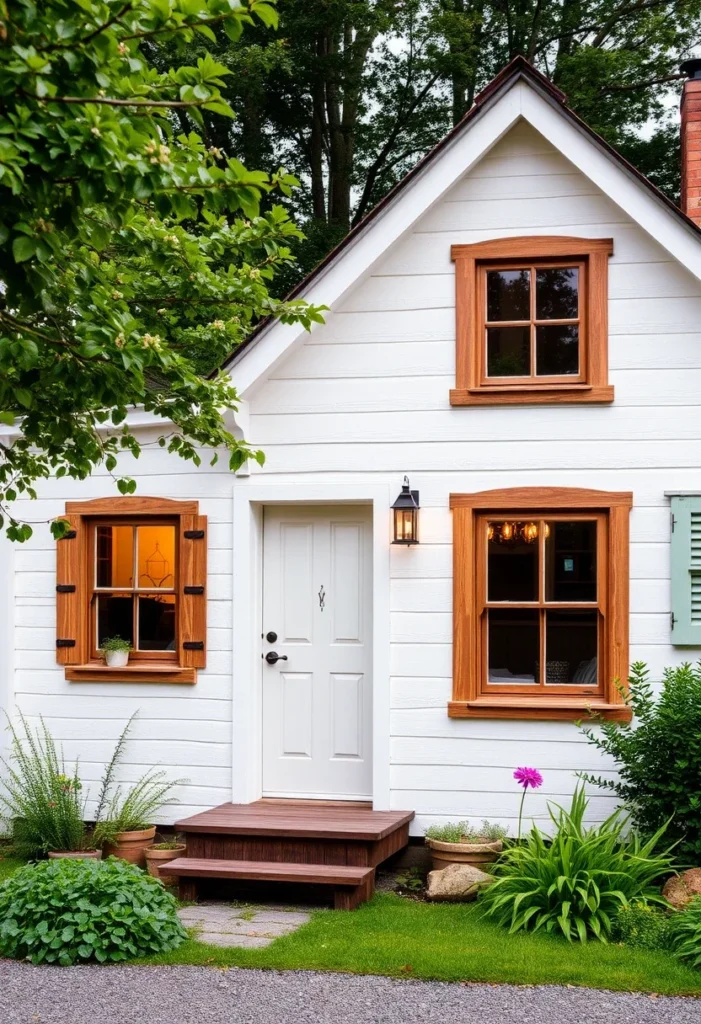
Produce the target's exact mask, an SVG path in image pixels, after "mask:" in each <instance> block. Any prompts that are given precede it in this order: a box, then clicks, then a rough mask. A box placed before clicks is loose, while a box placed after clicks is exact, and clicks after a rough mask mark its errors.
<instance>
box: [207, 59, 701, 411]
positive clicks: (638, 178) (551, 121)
mask: <svg viewBox="0 0 701 1024" xmlns="http://www.w3.org/2000/svg"><path fill="white" fill-rule="evenodd" d="M519 93H520V95H519ZM515 97H518V99H519V100H520V102H517V103H513V102H512V103H510V104H509V103H508V101H509V99H510V98H512V99H513V98H515ZM499 107H502V108H505V109H502V110H501V111H498V110H497V108H499ZM498 113H501V114H502V117H501V118H498V117H497V114H498ZM490 115H491V117H492V119H493V120H494V121H495V124H494V125H493V126H492V129H493V130H491V131H490V130H489V127H488V126H487V127H486V130H485V122H486V121H488V120H489V118H490ZM504 115H506V116H504ZM553 115H554V118H553ZM519 118H523V119H524V120H526V121H528V122H530V123H531V125H533V127H534V128H536V130H537V131H539V132H540V133H541V134H542V135H544V136H545V137H546V138H547V139H548V141H549V142H550V143H551V144H552V145H553V146H554V147H555V148H556V149H558V150H560V151H561V152H562V153H563V155H564V156H565V157H566V158H567V159H568V160H570V162H572V163H574V164H575V165H576V166H577V167H578V168H579V170H581V171H582V172H583V173H584V174H586V175H587V176H588V177H590V179H591V180H593V181H594V182H595V183H596V184H598V185H599V187H600V188H601V189H602V191H603V192H604V193H606V194H608V195H609V197H610V198H612V199H613V200H614V201H615V202H617V203H618V204H619V205H620V206H621V207H622V208H623V209H624V210H626V212H627V213H628V214H629V216H630V217H631V218H632V219H633V220H635V221H637V222H638V223H639V224H640V225H641V227H643V228H644V229H645V230H647V231H648V232H649V233H650V234H652V235H653V236H654V237H655V238H656V240H657V241H658V242H660V244H662V245H663V246H664V247H665V248H667V249H668V251H669V252H670V253H671V254H672V255H673V256H674V257H675V258H676V259H678V260H679V262H680V263H682V264H683V265H684V266H686V267H687V269H688V270H690V271H691V273H693V274H694V275H695V276H696V277H698V278H699V279H700V280H701V228H699V227H698V226H697V225H696V224H695V223H694V221H692V220H691V219H690V218H689V217H687V216H686V214H685V213H683V212H682V210H680V209H679V207H677V206H675V204H674V203H673V202H672V201H671V200H670V199H669V198H668V197H667V196H666V195H664V193H663V192H661V191H660V190H659V189H658V188H657V187H656V186H655V185H653V183H652V182H651V181H650V180H649V179H648V178H646V177H645V175H644V174H642V173H641V172H640V171H639V170H638V169H637V168H636V167H634V166H633V165H632V164H631V163H629V162H628V161H627V160H626V159H625V157H623V156H621V154H620V153H618V152H617V150H615V149H614V148H613V147H612V146H611V145H609V143H607V142H606V141H605V140H604V139H603V138H601V136H600V135H598V134H597V133H596V132H595V131H594V130H593V129H592V128H590V127H589V125H587V124H586V122H585V121H583V120H582V119H581V118H580V117H579V116H578V115H577V114H575V112H574V111H573V110H572V109H571V108H570V107H569V106H568V105H567V97H566V96H565V94H564V93H563V92H562V91H561V90H560V89H558V88H557V86H555V85H553V83H552V82H551V81H550V80H549V79H548V78H546V77H545V75H543V74H541V72H540V71H538V70H537V69H536V68H535V67H533V65H532V64H530V63H529V62H528V61H527V60H526V59H525V57H521V56H519V57H516V58H514V60H512V61H511V63H510V64H508V65H507V66H506V67H505V68H503V69H502V71H500V72H499V74H498V75H497V76H496V77H495V78H494V79H492V81H491V82H490V83H489V84H488V85H487V86H486V87H485V88H484V89H483V90H482V92H481V93H479V94H478V96H477V97H476V99H475V102H474V105H473V106H472V107H471V108H470V110H468V112H467V113H466V114H465V116H464V117H463V118H462V120H461V121H459V122H458V124H457V125H455V127H454V128H452V129H451V131H450V132H448V134H447V135H445V136H444V138H443V139H441V141H440V142H439V143H438V144H437V145H436V146H434V147H433V149H431V150H430V151H429V152H428V153H427V154H426V156H424V157H423V158H422V159H421V160H419V161H418V163H417V164H415V166H414V167H412V169H411V170H410V171H409V172H408V173H407V174H406V175H405V176H404V177H403V178H402V179H401V181H399V182H398V183H397V184H396V185H395V186H394V187H393V188H392V189H391V190H390V191H389V192H388V193H387V195H386V196H384V198H383V199H381V200H380V202H379V203H378V204H377V205H376V206H375V207H373V209H372V210H370V212H369V213H368V214H366V216H365V217H364V218H363V219H362V220H361V221H359V223H358V224H356V225H355V227H353V228H352V229H351V230H350V231H349V233H348V234H347V235H346V236H345V237H344V238H343V239H342V241H341V242H340V243H339V244H338V245H337V246H336V247H335V248H334V249H332V250H331V251H330V252H329V253H328V254H327V255H326V256H325V257H324V259H323V260H322V261H321V262H320V263H319V264H317V266H316V267H315V268H314V269H313V270H312V271H311V273H309V274H307V276H306V277H305V278H303V279H302V281H300V282H299V283H298V284H297V285H296V286H295V287H294V288H293V289H292V291H291V292H290V293H289V295H288V296H287V298H306V299H308V300H309V301H314V302H318V303H320V304H326V305H330V304H331V303H332V302H334V301H338V299H339V298H340V296H341V295H342V294H344V293H345V291H347V290H348V287H349V286H350V284H351V283H355V281H357V280H358V279H359V278H360V277H361V276H363V275H364V274H365V273H367V271H368V270H369V269H370V267H371V266H372V265H373V264H374V263H375V262H376V260H377V259H379V258H380V257H381V255H383V253H384V252H386V251H387V249H388V248H389V246H390V245H392V244H393V243H394V242H395V241H396V240H397V238H399V237H400V235H402V234H403V233H404V232H405V231H407V230H409V228H410V227H411V224H412V223H413V222H414V221H416V220H418V218H419V217H420V216H422V215H423V214H424V213H425V212H426V210H427V209H428V207H429V205H432V203H433V202H436V201H438V199H440V197H441V195H443V194H445V191H447V189H448V188H449V187H450V186H451V185H452V184H454V182H455V181H456V180H457V179H458V178H459V177H461V176H463V175H464V174H465V173H467V171H468V170H469V169H470V168H471V167H472V166H474V165H475V164H476V163H477V162H478V161H479V160H480V159H481V158H482V157H483V156H484V155H485V153H486V152H487V151H488V149H490V148H491V147H492V146H493V145H494V144H495V143H496V142H497V141H498V140H499V139H500V138H501V137H502V136H503V135H504V134H506V132H507V131H508V130H509V128H510V127H512V126H513V124H514V123H515V122H516V121H517V120H518V119H519ZM558 120H559V122H560V124H559V127H560V128H561V131H560V132H558V130H557V129H558ZM499 122H501V123H499ZM480 124H481V125H482V129H483V130H482V132H479V133H478V127H479V126H480ZM499 128H501V130H499ZM565 128H569V135H570V140H569V141H570V142H572V141H573V137H572V133H573V132H574V133H575V134H576V135H577V136H579V140H580V143H584V146H582V145H580V147H579V148H580V150H581V152H580V153H575V150H574V149H573V147H572V145H568V140H567V139H566V138H564V134H566V133H565V132H564V129H565ZM478 134H481V135H482V136H484V137H483V138H473V139H472V141H473V143H474V144H473V145H470V146H469V147H464V146H463V145H462V144H461V143H464V142H465V141H466V140H467V138H468V137H469V136H473V137H474V136H476V135H478ZM587 146H588V147H589V149H590V150H591V152H590V153H589V154H587V153H586V147H587ZM458 147H459V148H460V150H461V151H463V150H467V152H465V156H464V158H463V161H462V163H461V162H460V160H458V161H457V162H456V166H454V168H453V170H454V171H455V174H454V176H453V177H452V179H451V180H448V181H447V182H446V181H438V182H436V186H437V187H436V188H434V189H433V190H432V189H430V188H429V189H426V190H425V191H427V192H428V193H429V196H428V198H429V202H428V203H426V202H423V203H422V202H418V203H415V204H413V216H410V217H409V218H408V219H407V218H406V217H405V218H401V217H399V218H397V217H395V218H392V217H391V216H390V214H391V213H393V212H396V211H397V210H398V208H399V206H400V205H401V203H402V200H403V199H404V198H405V197H406V196H407V195H408V193H409V192H410V191H412V188H416V187H417V184H418V183H419V182H420V181H422V180H424V181H425V180H426V179H428V178H430V177H432V176H435V177H442V178H449V179H450V177H451V176H450V175H442V176H439V175H438V174H437V168H438V165H440V164H441V162H442V161H443V159H444V158H445V157H446V155H447V154H448V153H449V152H450V151H451V150H453V151H455V150H456V149H457V148H458ZM575 148H576V147H575ZM578 156H579V157H580V158H581V159H577V157H578ZM587 156H589V157H590V158H591V157H596V156H598V157H599V160H598V164H599V166H598V168H597V170H598V174H597V175H595V174H594V173H592V168H591V166H590V167H589V169H588V170H587V169H586V168H587V165H588V164H590V163H591V162H596V161H591V160H588V159H587ZM602 160H603V161H605V162H606V164H608V169H609V171H613V172H615V171H617V172H618V178H619V179H622V182H621V180H619V182H618V185H619V186H620V185H621V183H624V184H625V183H627V185H628V193H629V195H628V200H629V201H628V202H627V203H624V202H622V201H621V198H622V197H621V194H620V192H621V189H620V187H619V188H618V189H612V188H610V187H607V181H606V180H604V181H603V182H602V180H601V179H602V176H603V178H604V179H606V173H605V172H606V167H605V166H604V165H603V164H602ZM602 172H603V175H602ZM597 177H598V178H599V180H598V181H597ZM608 184H609V185H610V184H612V182H608ZM441 186H442V187H441ZM631 186H632V189H633V190H634V191H631ZM635 191H637V193H638V195H637V197H636V195H635ZM432 193H435V194H432ZM614 193H617V194H614ZM636 200H637V201H636ZM660 217H662V218H663V222H666V225H665V226H666V228H667V230H663V231H662V232H661V233H660V231H659V230H658V228H659V218H660ZM392 219H395V220H397V221H398V222H399V223H397V225H396V226H395V227H396V229H398V230H395V231H391V230H389V231H388V230H387V228H388V227H389V222H390V220H392ZM383 220H384V221H385V231H384V232H383V244H382V245H381V246H379V247H378V246H368V247H367V248H368V249H369V250H370V252H369V253H368V254H367V256H366V259H365V261H363V259H362V257H361V258H360V259H357V258H353V257H352V254H353V252H354V250H357V249H358V248H359V246H360V243H361V242H362V241H363V240H364V239H367V238H368V237H369V235H371V234H372V233H373V232H374V229H376V228H377V227H378V225H379V223H380V222H381V221H383ZM393 226H394V225H393ZM378 248H379V249H381V251H376V250H378ZM342 264H347V265H348V266H347V267H346V271H347V273H346V274H342V275H338V274H336V275H335V276H338V277H342V278H348V277H349V275H350V282H349V281H346V284H345V287H343V286H342V284H343V282H342V281H339V282H335V284H336V287H333V288H327V289H326V292H327V297H326V298H324V294H323V291H319V287H318V286H319V284H320V282H321V281H323V280H324V279H327V283H328V278H329V277H330V276H331V275H332V274H333V272H334V271H337V270H338V269H340V268H341V265H342ZM339 285H341V291H340V292H339V291H338V286H339ZM273 333H275V334H277V335H278V338H276V339H275V340H276V341H277V344H269V345H268V346H267V347H268V348H269V351H268V352H266V353H265V354H263V353H262V352H260V351H256V350H260V349H261V348H262V347H263V346H262V342H263V341H264V339H268V338H270V336H271V335H272V334H273ZM305 334H306V332H305V331H304V329H303V328H301V327H299V326H298V325H282V324H280V323H279V322H278V321H276V320H274V319H273V318H267V319H265V320H263V321H261V323H260V324H258V326H257V327H256V328H255V329H254V330H253V331H252V332H251V334H250V335H249V336H248V338H247V339H246V340H245V341H244V342H242V344H241V345H240V346H239V347H238V348H237V349H236V350H235V351H234V352H233V353H232V354H231V356H230V357H229V358H228V359H227V360H226V361H225V362H224V364H223V365H222V367H221V368H222V369H223V370H225V371H229V370H232V369H233V368H234V367H235V368H236V376H237V380H236V383H237V384H238V385H239V387H238V390H239V394H241V395H242V396H245V393H246V392H247V391H248V390H250V389H251V388H252V387H253V386H254V385H255V384H256V383H257V381H258V380H260V378H261V376H262V375H264V374H265V372H266V370H268V369H270V368H271V367H272V366H273V365H274V364H275V363H277V362H279V361H280V359H281V358H282V357H283V356H284V355H286V353H287V350H288V349H289V348H290V347H291V346H292V345H294V344H295V342H296V341H298V340H299V339H301V338H303V337H304V335H305ZM254 353H255V355H254ZM242 371H243V372H242Z"/></svg>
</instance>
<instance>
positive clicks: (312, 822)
mask: <svg viewBox="0 0 701 1024" xmlns="http://www.w3.org/2000/svg"><path fill="white" fill-rule="evenodd" d="M413 817H414V812H413V811H373V810H372V808H371V807H370V806H369V805H367V806H364V805H362V804H345V803H341V802H340V801H338V802H336V803H320V802H318V801H316V800H299V801H295V802H294V803H293V802H292V801H289V802H288V803H285V802H284V801H268V800H256V802H255V803H253V804H220V805H219V806H218V807H212V809H211V810H209V811H202V812H201V814H193V816H192V817H191V818H184V819H183V820H182V821H178V822H177V823H176V825H175V827H176V829H177V830H178V831H180V832H188V833H190V832H209V833H212V834H224V835H230V836H234V835H244V836H290V835H294V836H295V838H297V839H302V838H306V839H354V840H361V841H364V842H379V841H380V840H381V839H385V838H386V837H387V836H389V835H390V834H391V833H392V832H395V831H396V830H397V829H399V828H402V826H404V825H408V824H409V822H410V821H411V820H412V818H413Z"/></svg>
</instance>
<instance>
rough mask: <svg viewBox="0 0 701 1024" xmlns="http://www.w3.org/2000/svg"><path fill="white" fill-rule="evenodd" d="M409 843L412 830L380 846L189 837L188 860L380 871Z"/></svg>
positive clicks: (195, 834) (193, 834)
mask: <svg viewBox="0 0 701 1024" xmlns="http://www.w3.org/2000/svg"><path fill="white" fill-rule="evenodd" d="M408 840H409V826H408V825H405V826H403V827H402V828H399V829H396V830H395V831H394V832H392V833H391V834H390V835H389V836H386V837H385V838H384V839H380V840H378V841H376V842H364V841H349V840H338V839H302V838H299V837H296V836H290V837H275V838H266V837H263V836H240V835H222V834H221V833H216V834H209V833H206V832H190V833H188V834H187V856H188V857H206V858H215V859H220V860H249V861H274V862H277V863H281V864H346V865H349V866H352V867H376V866H377V865H378V864H381V863H382V861H384V860H386V859H387V858H388V857H391V856H392V854H393V853H396V852H397V851H398V850H401V849H403V848H404V847H405V846H406V845H407V842H408Z"/></svg>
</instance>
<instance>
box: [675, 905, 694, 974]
mask: <svg viewBox="0 0 701 1024" xmlns="http://www.w3.org/2000/svg"><path fill="white" fill-rule="evenodd" d="M670 936H671V944H672V949H673V951H674V955H675V956H676V957H679V959H680V960H684V961H686V962H687V963H689V964H691V966H692V967H701V898H699V897H697V898H696V899H694V900H692V901H691V903H690V904H689V906H688V907H687V908H686V909H685V910H683V911H682V912H681V913H677V914H674V915H673V917H672V919H671V922H670Z"/></svg>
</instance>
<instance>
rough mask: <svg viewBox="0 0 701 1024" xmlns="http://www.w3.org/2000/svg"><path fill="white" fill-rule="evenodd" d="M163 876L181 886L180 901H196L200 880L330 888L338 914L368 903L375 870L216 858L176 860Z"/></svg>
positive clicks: (165, 870) (333, 865)
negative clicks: (215, 879) (213, 879)
mask: <svg viewBox="0 0 701 1024" xmlns="http://www.w3.org/2000/svg"><path fill="white" fill-rule="evenodd" d="M159 872H160V874H162V875H170V876H175V877H177V878H178V879H179V882H180V891H179V895H180V899H181V900H186V901H190V900H194V899H196V897H197V879H200V878H226V879H242V880H243V879H245V880H247V881H255V882H301V883H304V884H307V885H330V886H333V890H334V907H335V908H336V910H354V909H355V907H357V906H358V905H359V904H360V903H364V902H365V901H366V900H369V899H370V897H371V896H372V894H373V891H374V888H375V870H374V868H368V867H355V866H349V865H346V864H292V863H276V862H273V861H256V860H221V859H218V858H214V857H176V858H175V860H171V861H168V862H167V863H166V864H164V865H163V866H161V867H159Z"/></svg>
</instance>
